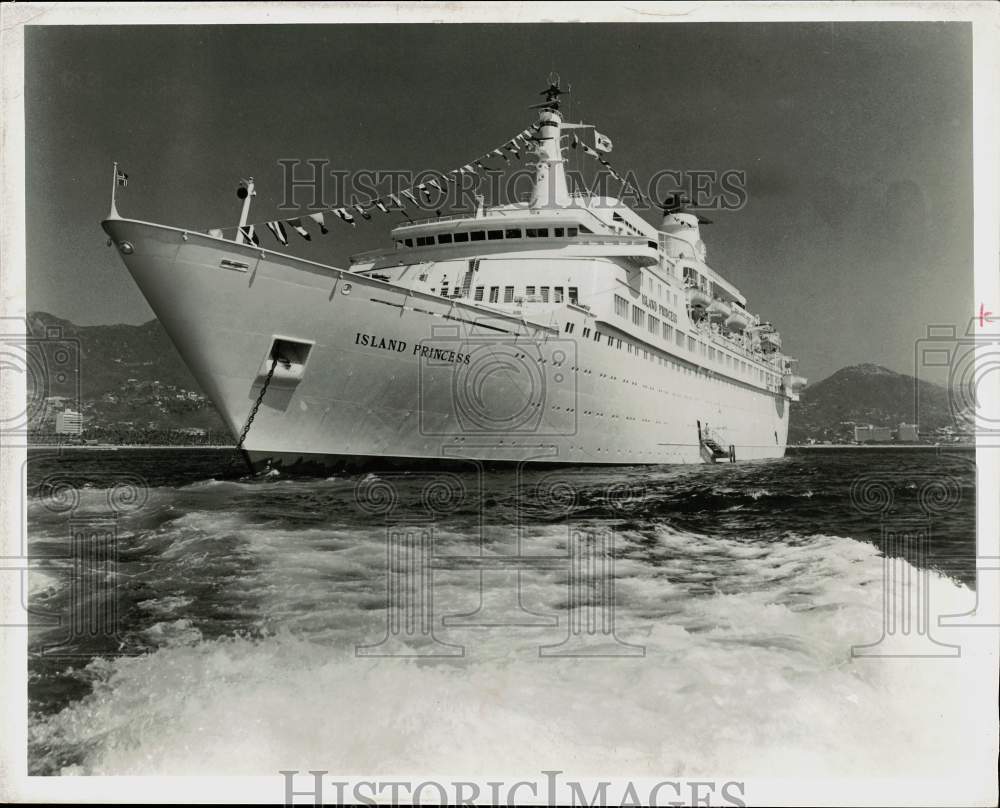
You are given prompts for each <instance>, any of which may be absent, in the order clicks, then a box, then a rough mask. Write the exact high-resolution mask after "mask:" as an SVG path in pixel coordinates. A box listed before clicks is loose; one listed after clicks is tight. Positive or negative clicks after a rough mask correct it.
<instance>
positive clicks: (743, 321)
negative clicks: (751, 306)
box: [724, 305, 750, 331]
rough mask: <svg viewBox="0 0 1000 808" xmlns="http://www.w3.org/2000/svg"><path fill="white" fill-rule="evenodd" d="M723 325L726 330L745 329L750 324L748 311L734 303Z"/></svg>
mask: <svg viewBox="0 0 1000 808" xmlns="http://www.w3.org/2000/svg"><path fill="white" fill-rule="evenodd" d="M724 325H725V326H726V329H727V330H728V331H746V330H747V328H748V327H749V326H750V313H749V312H748V311H747V310H746V309H744V308H742V307H740V306H736V305H734V306H733V308H732V311H730V312H729V316H728V317H727V318H726V322H725V323H724Z"/></svg>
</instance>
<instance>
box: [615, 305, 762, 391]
mask: <svg viewBox="0 0 1000 808" xmlns="http://www.w3.org/2000/svg"><path fill="white" fill-rule="evenodd" d="M631 309H632V324H633V325H637V326H639V327H640V328H642V327H643V326H645V327H646V328H647V330H648V331H649V332H650V333H651V334H654V335H655V336H657V337H662V338H663V339H664V340H666V341H667V342H671V341H673V342H674V343H675V344H676V345H677V347H678V348H687V350H689V351H691V353H695V352H696V351H697V352H699V353H700V354H701V355H702V356H704V357H706V359H708V360H709V361H712V362H718V364H719V366H720V367H721V366H725V367H727V368H729V369H731V370H733V371H735V372H738V373H741V374H743V375H744V376H750V377H754V378H756V379H757V381H759V382H767V383H769V384H776V383H777V381H778V378H777V376H775V375H774V374H771V373H767V372H766V371H764V370H763V369H762V368H757V367H754V366H753V365H752V364H751V363H749V362H747V361H745V360H743V359H741V358H739V357H738V356H733V355H732V354H729V353H726V352H725V351H723V350H722V349H721V348H719V349H716V348H715V347H714V346H712V345H708V344H706V343H704V342H702V341H701V340H696V339H695V338H694V337H692V336H691V335H690V334H686V333H685V332H683V331H681V330H680V329H679V328H678V329H674V327H673V326H671V325H669V324H668V323H665V322H661V321H660V319H659V318H658V317H655V316H653V315H652V314H648V313H647V312H646V311H644V310H643V309H641V308H640V307H639V306H635V305H633V306H631ZM615 314H617V315H618V316H619V317H621V318H623V319H627V318H628V316H629V302H628V301H627V300H626V299H625V298H623V297H621V296H620V295H615Z"/></svg>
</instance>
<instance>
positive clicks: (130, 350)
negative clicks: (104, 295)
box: [28, 312, 230, 442]
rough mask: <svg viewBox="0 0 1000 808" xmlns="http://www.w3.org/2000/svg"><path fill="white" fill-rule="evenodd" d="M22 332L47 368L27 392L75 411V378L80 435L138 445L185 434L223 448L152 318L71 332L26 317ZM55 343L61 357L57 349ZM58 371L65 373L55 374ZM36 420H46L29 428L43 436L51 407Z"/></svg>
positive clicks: (71, 327) (208, 408)
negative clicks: (64, 402) (34, 388)
mask: <svg viewBox="0 0 1000 808" xmlns="http://www.w3.org/2000/svg"><path fill="white" fill-rule="evenodd" d="M28 330H29V332H30V333H31V335H32V336H33V337H35V338H36V339H37V340H39V341H43V342H44V346H43V347H40V348H39V358H40V359H42V360H43V361H44V365H45V367H46V372H45V379H44V383H43V385H42V387H41V388H39V389H38V390H37V391H33V393H34V394H36V395H38V396H65V397H67V398H68V399H69V402H67V405H66V406H70V407H74V406H76V405H75V404H73V403H72V402H75V401H76V397H77V391H76V382H75V380H76V379H77V378H79V403H80V409H81V410H82V412H83V415H84V423H85V425H86V430H85V437H96V438H100V439H107V440H126V441H127V440H134V441H137V442H143V441H146V440H152V439H155V440H166V439H168V437H167V435H166V433H170V432H173V431H181V430H186V431H188V432H191V433H192V436H194V437H198V436H201V437H203V438H214V439H216V440H224V441H225V442H229V440H230V439H229V436H228V432H227V430H226V429H225V426H224V425H223V423H222V419H221V418H220V417H219V415H218V413H217V412H216V410H215V408H214V407H213V406H212V405H211V403H210V402H209V401H208V400H207V399H206V398H205V397H204V395H203V394H202V391H201V389H200V388H199V387H198V384H197V382H195V380H194V377H192V375H191V374H190V372H189V371H188V369H187V368H186V367H185V366H184V363H183V362H182V361H181V358H180V356H179V355H178V353H177V350H176V349H175V348H174V346H173V343H171V341H170V338H169V337H168V336H167V334H166V331H164V330H163V327H162V326H161V325H160V323H159V322H158V321H157V320H150V321H149V322H148V323H143V324H142V325H121V324H119V325H97V326H78V325H76V324H74V323H72V322H70V321H68V320H63V319H61V318H59V317H55V316H53V315H51V314H48V313H46V312H31V313H29V314H28ZM60 345H63V346H65V348H66V354H63V353H62V352H60V351H59V350H58V349H59V346H60ZM66 355H68V356H69V357H70V358H69V359H68V360H67V361H65V362H63V363H62V365H58V366H57V363H56V361H55V360H57V359H62V358H63V356H66ZM77 356H78V357H79V358H78V359H77V358H76V357H77ZM63 367H65V369H68V370H69V371H70V372H69V373H68V374H63V373H61V372H60V370H61V368H63ZM77 369H78V374H77V373H76V372H74V371H76V370H77ZM40 417H41V418H44V419H46V420H45V422H42V421H40V422H39V423H33V424H32V430H33V431H34V432H50V431H51V425H52V424H51V419H52V418H53V417H54V416H53V408H52V407H49V408H47V410H46V411H45V412H40ZM152 433H156V435H155V437H153V436H152ZM202 433H204V435H202ZM169 439H170V440H174V441H176V440H178V439H179V438H178V436H177V435H173V436H170V437H169Z"/></svg>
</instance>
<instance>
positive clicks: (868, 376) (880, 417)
mask: <svg viewBox="0 0 1000 808" xmlns="http://www.w3.org/2000/svg"><path fill="white" fill-rule="evenodd" d="M953 421H954V419H953V416H952V413H951V406H950V401H949V394H948V390H947V389H946V388H944V387H941V386H939V385H936V384H932V383H930V382H926V381H920V380H918V379H915V378H914V377H913V376H907V375H905V374H902V373H896V372H895V371H892V370H889V369H888V368H885V367H882V366H881V365H873V364H862V365H851V366H850V367H846V368H841V369H840V370H838V371H837V372H836V373H834V374H833V375H832V376H828V377H827V378H825V379H823V380H822V381H821V382H817V383H816V384H812V385H809V386H807V387H806V388H805V389H804V390H803V391H802V400H801V401H800V402H799V403H798V404H797V405H796V404H793V405H792V415H791V422H790V425H789V430H788V442H789V443H804V442H806V441H807V440H809V439H813V440H831V441H834V442H841V441H849V440H851V439H853V432H854V424H858V425H865V424H873V425H875V426H888V427H893V428H895V427H897V426H898V425H899V424H900V423H908V424H913V423H915V424H919V426H920V432H921V435H922V436H924V435H929V434H930V433H932V432H934V431H936V430H939V429H942V428H945V427H951V426H954V424H953Z"/></svg>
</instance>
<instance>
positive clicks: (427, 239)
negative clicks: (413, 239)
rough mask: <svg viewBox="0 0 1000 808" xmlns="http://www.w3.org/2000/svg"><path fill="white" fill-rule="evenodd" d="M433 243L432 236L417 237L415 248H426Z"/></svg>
mask: <svg viewBox="0 0 1000 808" xmlns="http://www.w3.org/2000/svg"><path fill="white" fill-rule="evenodd" d="M433 243H434V236H418V237H417V246H418V247H426V246H427V245H428V244H433Z"/></svg>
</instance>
